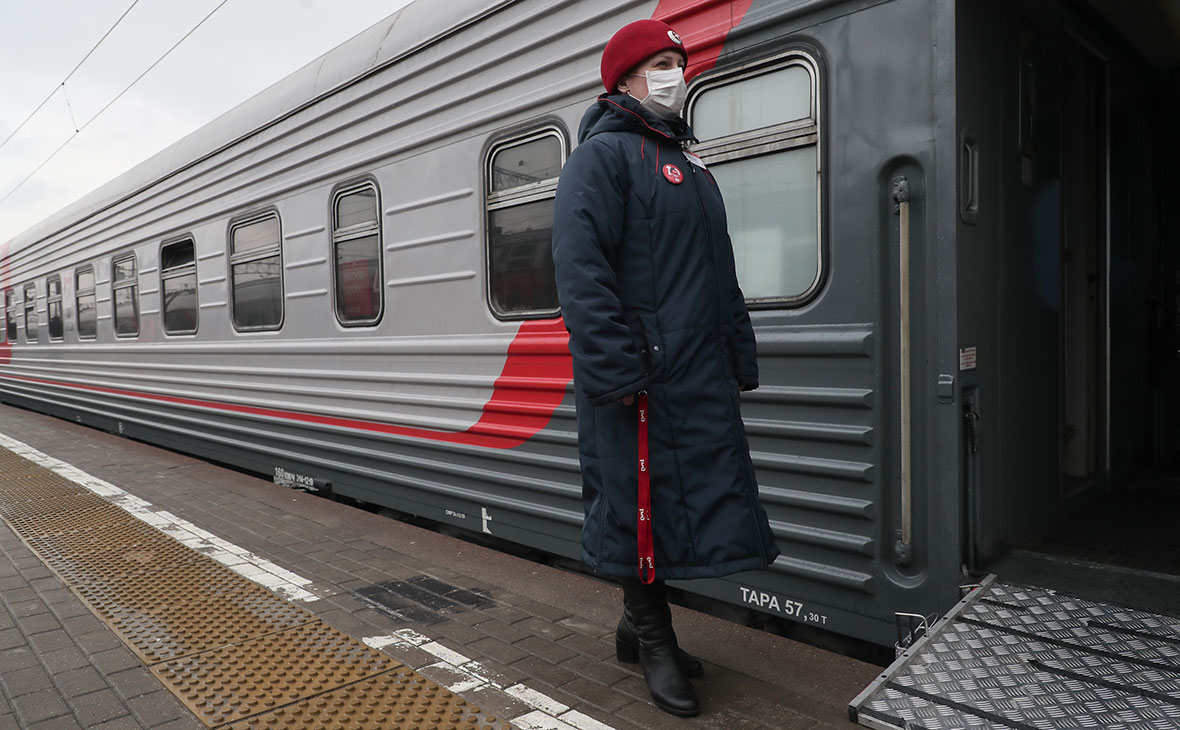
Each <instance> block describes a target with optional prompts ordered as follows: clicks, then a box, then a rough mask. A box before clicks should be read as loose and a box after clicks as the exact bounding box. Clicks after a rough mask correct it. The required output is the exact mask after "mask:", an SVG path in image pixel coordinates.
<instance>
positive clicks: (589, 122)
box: [578, 94, 697, 144]
mask: <svg viewBox="0 0 1180 730" xmlns="http://www.w3.org/2000/svg"><path fill="white" fill-rule="evenodd" d="M603 132H635V133H636V134H642V135H644V136H647V137H651V138H653V139H658V140H663V141H667V142H688V141H693V142H695V141H697V139H696V137H694V136H693V135H692V129H690V128H689V126H688V124H687V123H686V122H685V121H684V120H683V119H681V118H679V117H677V118H675V119H661V118H660V117H657V116H656V115H655V114H652V113H651V112H650V111H648V110H647V109H645V108H644V107H643V106H642V105H640V103H639V101H638V100H637V99H636V98H635V97H633V96H629V95H627V94H603V95H602V96H600V97H598V101H597V102H595V103H594V104H593V105H592V106H591V107H590V108H589V109H587V110H586V113H585V114H584V115H582V123H581V124H580V125H579V126H578V143H579V144H581V143H582V142H585V141H586V140H588V139H590V138H591V137H593V136H594V135H596V134H602V133H603Z"/></svg>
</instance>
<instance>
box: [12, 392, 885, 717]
mask: <svg viewBox="0 0 1180 730" xmlns="http://www.w3.org/2000/svg"><path fill="white" fill-rule="evenodd" d="M0 435H2V436H0V441H3V443H2V444H0V446H4V447H6V448H3V449H0V462H3V463H0V472H3V473H2V474H0V510H2V511H3V513H4V516H5V521H3V522H0V730H8V729H9V728H13V729H16V728H20V729H21V730H24V729H26V728H29V729H32V730H49V729H51V728H54V729H56V728H62V729H64V728H106V729H107V730H112V729H119V730H122V729H123V728H152V729H153V730H155V729H164V728H167V729H168V730H180V729H182V728H183V729H185V730H200V729H201V728H234V730H239V728H246V727H250V728H254V727H288V726H290V727H316V728H321V727H322V728H331V727H337V726H339V727H341V728H344V727H348V728H352V727H357V728H360V727H366V726H373V727H440V728H441V727H446V726H448V725H455V726H457V727H463V728H477V727H480V728H483V727H486V728H491V727H509V726H511V727H515V728H521V729H522V730H530V729H536V730H639V729H640V728H655V729H657V730H659V729H662V728H716V729H717V730H722V729H724V730H771V729H774V730H779V729H781V730H793V729H795V728H798V729H800V730H803V729H805V728H842V729H843V730H849V728H852V727H854V726H853V725H852V724H851V723H849V722H848V719H847V714H846V707H847V703H848V701H849V699H850V698H852V697H853V696H855V695H856V694H857V692H859V691H860V690H861V689H862V688H863V687H864V686H865V685H866V684H868V683H869V682H870V681H871V680H872V679H873V678H874V677H875V676H877V674H878V673H879V672H880V668H879V667H876V666H873V665H869V664H864V663H861V662H857V661H855V660H852V659H849V658H846V657H842V656H838V655H835V654H831V653H828V652H824V651H821V650H819V649H816V648H814V647H811V646H807V645H803V644H799V643H796V642H792V641H789V640H787V639H784V638H781V637H777V636H774V635H770V634H767V633H764V632H761V631H757V630H754V629H749V628H746V627H743V626H739V625H737V624H735V623H732V622H729V621H726V620H723V619H720V618H715V617H711V616H707V615H704V614H701V613H697V612H694V611H690V610H687V609H683V608H680V607H674V615H675V621H676V626H677V630H678V634H679V635H680V637H681V643H682V645H683V646H684V647H685V648H686V649H688V650H689V651H691V652H693V653H695V654H697V655H699V656H701V658H702V659H703V660H704V662H705V666H706V671H705V677H704V678H702V679H700V680H696V681H695V685H696V687H697V691H698V693H699V695H700V697H701V703H702V708H703V712H702V714H701V716H700V717H697V718H693V719H690V720H683V719H680V718H675V717H672V716H670V715H667V714H665V713H663V712H661V711H659V710H658V709H656V708H655V707H654V705H652V703H651V701H650V697H649V696H648V694H647V691H646V687H645V686H644V684H643V680H642V676H641V675H640V674H639V673H638V671H637V669H636V668H635V667H633V666H629V665H621V664H619V663H618V662H616V661H615V659H614V645H613V628H614V624H615V622H616V621H617V619H618V611H619V605H620V600H621V599H620V594H619V591H618V589H617V588H616V587H615V586H614V585H612V584H610V583H607V582H604V581H600V580H597V579H595V578H592V577H588V576H585V575H581V574H577V573H571V572H568V571H562V570H558V569H555V568H551V567H548V566H545V565H541V564H538V563H535V562H531V561H528V560H525V559H522V558H517V557H513V556H510V555H506V554H504V553H500V552H497V551H494V550H490V549H487V548H484V547H480V546H477V545H473V544H471V543H468V542H464V541H461V540H457V539H454V538H451V537H447V536H444V535H441V534H438V533H435V532H431V531H428V530H423V529H420V528H417V527H414V526H412V525H409V524H406V523H404V522H399V521H395V520H391V519H388V518H386V517H382V516H379V515H376V514H371V513H369V512H366V511H363V510H359V509H355V508H352V507H348V506H346V505H343V504H340V503H337V502H332V501H329V500H326V499H323V498H320V497H317V496H314V495H309V494H305V493H301V492H296V491H292V490H290V489H287V488H284V487H279V486H276V485H274V484H272V483H270V482H267V481H265V480H262V479H258V478H255V477H252V476H249V475H244V474H241V473H238V472H235V471H232V470H228V469H223V468H220V467H218V466H215V465H212V464H209V463H206V462H202V461H199V460H196V459H192V458H189V457H187V456H183V455H180V454H176V453H172V452H168V451H163V450H159V449H155V448H153V447H150V446H147V445H144V444H141V443H137V442H133V441H129V440H126V439H122V438H119V437H117V436H113V435H110V434H106V433H102V432H98V431H94V430H91V429H88V428H85V427H82V426H78V425H75V424H71V423H68V422H63V421H60V420H56V419H53V418H49V417H46V416H43V415H40V414H35V413H31V412H28V411H23V410H19V409H13V408H9V407H2V406H0ZM34 487H36V488H37V489H40V490H42V491H35V490H34V489H33V488H34ZM92 500H93V501H92ZM119 541H122V542H119ZM115 543H118V544H120V545H122V547H118V548H115V549H111V548H112V545H114V544H115ZM186 585H187V587H185V586H186ZM145 591H146V592H147V593H148V594H150V595H141V594H142V593H144V592H145ZM153 591H158V592H157V593H153ZM194 591H195V593H194ZM192 627H196V628H195V630H193V631H192V632H191V633H189V634H185V633H184V631H187V630H189V628H192ZM178 637H179V638H178ZM260 665H263V666H267V667H271V668H273V669H274V671H273V673H272V674H266V675H260V674H259V673H258V671H257V669H256V667H257V666H260ZM391 688H392V690H391ZM361 690H363V693H361V694H357V693H358V692H361ZM370 690H371V691H370ZM349 691H352V692H353V693H354V696H352V697H351V699H345V700H342V701H336V700H337V699H338V698H339V697H340V696H341V693H345V694H347V693H348V692H349ZM391 695H392V696H393V700H392V701H390V699H389V697H390V696H391ZM411 695H412V696H411ZM411 700H412V701H411ZM420 700H421V701H423V702H424V706H426V707H427V709H426V710H424V711H422V712H419V711H418V710H417V709H416V708H417V705H415V702H418V703H419V704H423V702H419V701H420ZM426 700H429V701H428V702H426ZM267 703H270V704H269V705H268V704H267ZM399 703H401V704H400V705H399ZM439 707H442V709H438V708H439ZM399 708H401V710H399ZM399 712H400V714H398V713H399ZM314 713H318V714H314ZM382 713H385V714H384V715H382ZM415 713H417V714H415ZM309 717H310V718H313V719H311V720H308V719H307V718H309ZM376 717H380V718H382V719H381V720H380V722H378V723H377V724H373V720H372V719H371V718H376ZM366 718H370V719H366ZM293 719H294V720H296V721H297V722H301V723H302V724H295V725H288V724H287V723H288V721H291V720H293ZM366 723H368V724H366Z"/></svg>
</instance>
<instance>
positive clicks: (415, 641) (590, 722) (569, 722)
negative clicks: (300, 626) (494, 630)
mask: <svg viewBox="0 0 1180 730" xmlns="http://www.w3.org/2000/svg"><path fill="white" fill-rule="evenodd" d="M364 642H365V643H366V644H368V645H369V646H371V647H372V648H374V649H386V648H388V647H393V648H395V649H410V648H418V649H421V650H423V651H425V652H427V653H428V654H430V655H431V656H433V657H435V658H436V659H440V660H441V661H438V662H433V663H430V664H423V665H422V666H421V667H411V668H412V669H414V670H415V671H417V670H419V669H426V668H432V669H440V670H444V671H446V672H447V673H449V674H453V675H455V676H457V677H458V681H456V682H454V683H453V684H451V685H450V686H448V687H447V689H448V690H450V691H451V692H454V693H456V694H458V693H460V692H502V693H504V694H506V695H508V696H509V697H512V698H513V699H515V700H518V701H520V702H523V703H524V704H526V705H528V706H529V707H531V708H533V709H532V710H531V711H529V712H526V713H525V714H523V715H521V716H519V717H515V718H513V719H512V724H513V725H514V726H516V727H519V728H521V730H615V729H614V728H613V727H611V726H610V725H607V724H605V723H602V722H599V721H598V720H595V719H594V718H593V717H590V716H589V715H586V714H584V713H581V712H578V711H577V710H571V709H570V708H569V707H567V706H566V705H563V704H562V703H560V702H558V701H557V700H555V699H553V698H552V697H550V696H549V695H546V694H543V693H541V692H538V691H537V690H535V689H532V688H531V687H527V686H525V685H523V684H514V685H512V686H510V687H505V686H504V685H503V684H500V683H499V682H497V681H496V680H494V679H493V678H492V677H491V674H490V673H489V672H488V671H487V670H486V669H484V667H483V665H482V664H480V663H479V662H477V661H475V660H473V659H469V658H468V657H466V656H464V655H462V654H460V653H459V652H457V651H454V650H452V649H448V648H447V647H445V646H443V645H442V644H440V643H438V642H437V641H434V640H433V639H431V638H430V637H427V636H423V635H422V634H419V633H418V632H417V631H414V630H413V629H399V630H398V631H395V632H393V634H391V635H388V636H367V637H365V639H364ZM476 704H478V702H477V703H476Z"/></svg>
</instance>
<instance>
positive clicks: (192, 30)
mask: <svg viewBox="0 0 1180 730" xmlns="http://www.w3.org/2000/svg"><path fill="white" fill-rule="evenodd" d="M135 1H136V2H138V1H139V0H135ZM228 2H229V0H221V2H219V3H218V4H217V6H216V7H214V8H213V9H212V10H210V11H209V13H208V14H207V15H206V16H205V17H204V18H201V20H200V22H198V23H197V24H196V25H194V26H193V27H192V28H190V29H189V31H188V32H187V33H185V34H184V35H183V36H181V37H180V40H178V41H176V43H173V44H172V47H171V48H169V49H168V50H167V51H164V54H163V55H162V56H160V57H159V58H157V59H156V60H155V61H153V62H152V65H150V66H148V67H147V68H146V69H144V71H143V73H141V74H140V75H139V76H136V77H135V80H134V81H132V82H131V83H130V84H127V86H126V87H125V88H124V89H123V90H122V91H120V92H119V93H118V94H116V95H115V98H113V99H111V100H110V101H108V102H107V103H106V105H105V106H104V107H103V108H102V109H99V110H98V112H97V113H95V114H94V116H92V117H90V119H87V120H86V122H85V123H83V124H82V126H80V127H78V128H77V129H75V130H74V133H73V134H72V135H70V136H69V137H67V138H66V141H65V142H62V144H61V146H60V147H58V148H57V149H56V150H54V151H53V153H52V154H50V155H49V157H46V158H45V160H43V161H42V162H41V164H40V165H37V167H36V169H35V170H33V171H32V172H30V173H29V174H28V175H26V176H25V178H24V179H23V180H21V181H20V182H19V183H17V184H16V187H14V188H13V189H12V190H9V191H8V192H7V193H5V195H4V197H3V198H0V205H3V204H4V202H5V201H6V200H8V199H9V198H11V197H12V195H13V194H14V193H15V192H16V191H17V190H20V189H21V187H23V186H24V184H25V183H27V182H28V181H29V180H31V179H32V178H33V176H34V175H36V174H37V173H38V172H40V171H41V168H43V167H45V166H46V165H48V164H49V162H50V161H51V160H53V158H54V157H57V155H58V153H60V152H61V151H62V150H63V149H65V148H66V145H68V144H69V143H70V142H72V141H74V139H75V138H77V136H78V135H79V134H81V133H82V132H83V131H85V130H86V128H87V127H89V126H90V125H91V124H92V123H93V122H94V120H96V119H98V118H99V117H101V116H102V115H103V113H104V112H106V110H107V109H110V108H111V106H113V105H114V103H115V102H117V101H118V100H119V99H121V98H123V95H124V94H126V93H127V92H128V91H130V90H131V88H132V87H133V86H135V85H136V84H138V83H139V82H140V80H142V79H143V77H144V76H147V75H148V74H149V73H151V72H152V69H154V68H155V67H156V66H158V65H160V63H161V62H162V61H163V60H164V59H165V58H168V56H169V55H171V54H172V52H173V51H175V50H176V49H177V48H179V47H180V44H182V43H184V42H185V41H186V40H188V37H189V36H191V35H192V34H193V33H195V32H197V29H198V28H200V27H201V26H202V25H204V24H205V23H206V21H208V20H209V18H212V17H213V15H214V14H215V13H216V12H217V11H218V10H221V8H222V7H223V6H224V5H225V4H226V3H228ZM132 5H134V3H133V4H132ZM128 10H130V8H128ZM108 32H109V31H108ZM88 55H89V54H88ZM79 65H81V64H79ZM75 70H76V69H75ZM71 73H72V72H71ZM62 83H63V84H64V83H65V82H62ZM46 101H48V99H46ZM42 103H44V102H42ZM34 113H36V112H34Z"/></svg>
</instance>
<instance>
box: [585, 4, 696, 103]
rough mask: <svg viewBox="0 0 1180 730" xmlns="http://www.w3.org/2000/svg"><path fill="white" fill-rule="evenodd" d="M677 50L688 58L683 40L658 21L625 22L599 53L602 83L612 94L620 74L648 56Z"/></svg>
mask: <svg viewBox="0 0 1180 730" xmlns="http://www.w3.org/2000/svg"><path fill="white" fill-rule="evenodd" d="M666 50H673V51H679V52H680V53H682V54H684V57H685V58H686V59H687V58H688V52H687V51H685V50H684V42H683V41H681V40H680V36H679V35H677V34H676V31H674V30H672V26H670V25H668V24H667V23H664V22H662V21H659V20H636V21H635V22H634V23H628V24H627V25H624V26H623V27H622V28H620V29H619V32H618V33H615V35H614V37H612V38H611V39H610V42H609V43H607V44H606V50H605V51H603V52H602V84H603V86H605V87H606V90H607V92H608V93H611V94H613V93H615V87H616V86H617V85H618V83H619V79H621V78H623V74H625V73H627V72H628V71H630V70H631V69H633V68H635V67H636V66H638V65H639V64H640V63H642V62H643V61H646V60H647V59H649V58H651V57H652V56H654V55H656V54H657V53H659V52H660V51H666Z"/></svg>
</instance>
